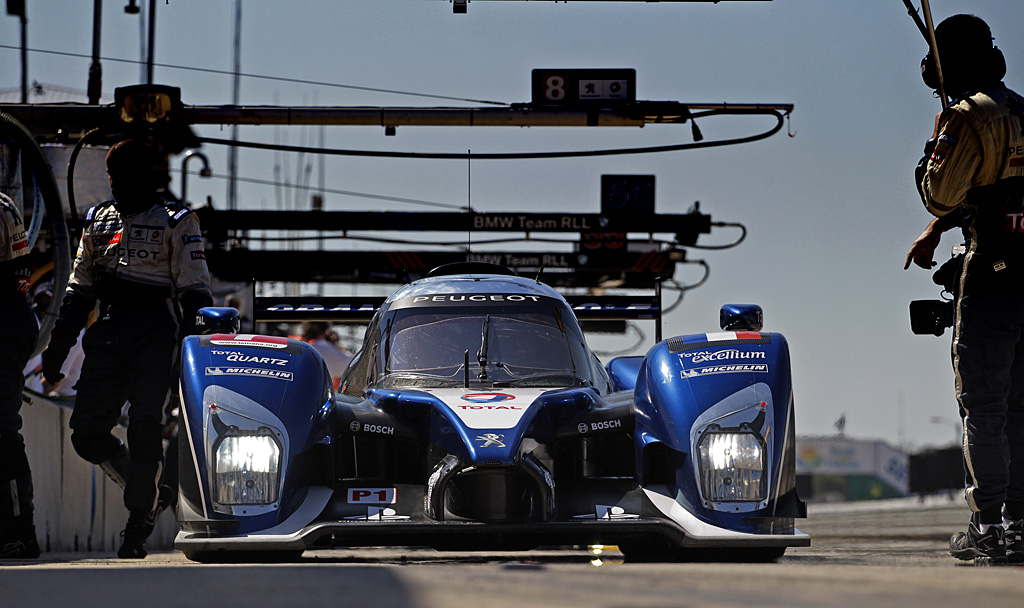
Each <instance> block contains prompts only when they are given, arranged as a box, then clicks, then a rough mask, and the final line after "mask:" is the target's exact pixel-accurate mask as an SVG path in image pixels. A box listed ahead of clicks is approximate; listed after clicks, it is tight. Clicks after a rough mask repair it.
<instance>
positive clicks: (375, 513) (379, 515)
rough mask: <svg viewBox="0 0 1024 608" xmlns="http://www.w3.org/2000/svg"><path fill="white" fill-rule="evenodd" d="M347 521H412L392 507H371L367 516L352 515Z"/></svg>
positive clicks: (367, 511)
mask: <svg viewBox="0 0 1024 608" xmlns="http://www.w3.org/2000/svg"><path fill="white" fill-rule="evenodd" d="M345 519H348V520H353V521H404V520H406V519H410V517H409V516H408V515H399V514H398V512H397V511H395V510H394V509H392V508H391V507H369V508H368V509H367V510H366V515H351V516H349V517H346V518H345Z"/></svg>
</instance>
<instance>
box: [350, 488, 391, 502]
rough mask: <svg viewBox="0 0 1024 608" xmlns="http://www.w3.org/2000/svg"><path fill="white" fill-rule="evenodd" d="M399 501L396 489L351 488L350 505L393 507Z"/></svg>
mask: <svg viewBox="0 0 1024 608" xmlns="http://www.w3.org/2000/svg"><path fill="white" fill-rule="evenodd" d="M397 501H398V492H397V490H396V489H395V488H349V489H348V504H350V505H360V504H378V505H393V504H395V503H396V502H397Z"/></svg>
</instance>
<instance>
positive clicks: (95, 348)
mask: <svg viewBox="0 0 1024 608" xmlns="http://www.w3.org/2000/svg"><path fill="white" fill-rule="evenodd" d="M177 333H178V325H177V322H176V321H175V318H174V317H173V316H172V314H171V312H170V311H169V310H166V309H163V308H136V309H125V310H115V311H110V312H108V313H107V314H105V315H104V316H103V317H102V318H100V319H99V320H97V321H96V322H95V323H94V324H93V325H92V326H91V327H89V329H88V330H87V331H86V332H85V337H84V338H83V340H82V347H83V349H84V351H85V360H84V363H83V364H82V374H81V377H80V379H79V381H78V384H76V385H75V389H76V391H77V396H76V397H75V409H74V412H73V413H72V414H71V423H70V424H71V429H72V435H71V442H72V444H73V445H74V446H75V451H77V452H78V454H79V455H80V456H81V457H82V458H84V459H86V460H88V461H89V462H92V463H95V464H100V463H102V462H104V461H106V460H109V459H111V458H112V457H113V456H115V455H116V454H117V453H118V451H119V449H120V446H121V442H120V441H119V440H118V439H117V438H116V437H114V436H113V435H111V434H110V431H111V429H113V428H114V425H115V424H117V421H118V418H119V417H120V415H121V410H122V406H123V405H124V404H125V402H128V403H129V408H128V453H129V455H130V457H131V466H130V469H129V471H128V474H127V475H126V487H125V492H124V504H125V506H126V507H127V508H128V510H129V511H132V512H139V513H148V512H150V511H151V510H152V509H153V508H154V507H155V505H156V499H157V488H158V484H159V481H160V473H161V467H162V464H163V426H164V416H165V407H166V405H167V403H168V399H169V397H170V392H171V390H170V389H171V377H172V369H173V367H174V363H175V356H176V349H177V346H178V339H177Z"/></svg>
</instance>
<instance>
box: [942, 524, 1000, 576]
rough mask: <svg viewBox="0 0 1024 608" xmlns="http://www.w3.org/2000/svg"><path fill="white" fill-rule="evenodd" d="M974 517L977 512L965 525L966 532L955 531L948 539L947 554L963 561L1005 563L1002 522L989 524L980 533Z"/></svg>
mask: <svg viewBox="0 0 1024 608" xmlns="http://www.w3.org/2000/svg"><path fill="white" fill-rule="evenodd" d="M976 519H977V514H975V516H974V517H972V518H971V523H970V524H968V525H967V532H957V533H956V534H954V535H953V536H952V537H951V538H950V539H949V554H950V555H952V556H953V557H955V558H957V559H961V560H965V561H966V560H972V559H973V560H975V562H979V563H980V562H988V563H993V564H999V563H1006V532H1005V530H1003V526H1002V524H994V525H990V526H989V528H988V530H987V531H986V532H984V533H982V532H981V528H980V524H979V523H978V522H977V521H976Z"/></svg>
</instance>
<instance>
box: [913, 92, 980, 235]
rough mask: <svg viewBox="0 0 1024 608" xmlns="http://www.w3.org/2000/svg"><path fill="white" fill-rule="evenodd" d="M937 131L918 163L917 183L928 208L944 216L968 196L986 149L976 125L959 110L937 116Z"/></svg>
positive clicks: (948, 111) (936, 214) (949, 110)
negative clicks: (983, 146)
mask: <svg viewBox="0 0 1024 608" xmlns="http://www.w3.org/2000/svg"><path fill="white" fill-rule="evenodd" d="M936 133H937V134H936V135H935V136H934V137H933V138H932V139H930V140H929V141H928V144H926V145H925V156H924V158H922V159H921V162H919V163H918V166H917V172H916V177H917V187H918V192H919V193H920V194H921V200H922V201H923V202H924V205H925V207H926V208H927V209H928V211H929V212H930V213H931V214H932V215H934V216H936V217H942V216H944V215H946V214H948V213H950V212H951V211H953V210H954V209H956V208H957V207H959V206H960V203H962V202H963V201H964V199H965V198H966V197H967V191H968V190H969V189H970V188H971V186H972V185H974V178H975V176H976V175H977V172H978V168H979V167H980V166H981V163H982V160H983V155H984V150H983V149H982V146H981V141H980V139H979V138H978V134H977V133H976V132H975V130H974V128H973V127H972V126H971V125H970V123H969V122H968V121H967V119H966V118H964V116H963V115H962V114H960V113H959V112H958V111H956V110H953V109H947V110H945V111H944V112H942V114H940V115H939V116H938V117H937V125H936Z"/></svg>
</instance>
